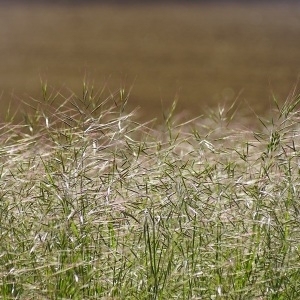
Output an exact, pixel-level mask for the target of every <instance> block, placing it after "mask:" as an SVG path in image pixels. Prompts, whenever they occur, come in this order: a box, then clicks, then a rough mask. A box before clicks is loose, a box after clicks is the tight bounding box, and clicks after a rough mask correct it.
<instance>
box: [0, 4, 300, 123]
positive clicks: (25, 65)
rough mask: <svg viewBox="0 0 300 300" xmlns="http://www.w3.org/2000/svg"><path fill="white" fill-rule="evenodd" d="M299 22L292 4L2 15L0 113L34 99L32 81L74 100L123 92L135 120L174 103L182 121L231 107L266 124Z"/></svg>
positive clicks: (285, 76) (288, 76) (281, 95)
mask: <svg viewBox="0 0 300 300" xmlns="http://www.w3.org/2000/svg"><path fill="white" fill-rule="evenodd" d="M299 19H300V9H299V4H297V3H292V4H287V3H284V4H283V3H282V4H280V3H277V4H274V3H271V4H257V3H256V4H245V3H244V4H227V5H221V4H220V3H219V4H202V5H185V6H184V5H138V6H130V5H129V6H126V5H123V6H122V5H121V6H117V5H116V6H105V5H102V6H101V5H77V6H55V5H33V4H32V5H28V4H27V5H23V6H22V5H9V4H7V5H2V6H1V7H0V57H1V64H0V93H1V95H2V96H1V104H2V105H3V106H5V105H7V103H8V102H9V101H10V100H11V98H13V99H14V102H13V103H14V104H15V105H19V102H20V99H23V100H28V98H30V97H34V98H40V97H41V93H40V90H41V89H40V79H42V80H43V81H48V86H49V89H50V87H51V86H52V87H53V88H54V90H55V91H57V90H61V91H62V92H63V93H64V94H67V91H66V90H67V89H71V90H72V91H74V93H75V94H78V93H80V92H81V86H82V82H83V80H84V78H85V79H86V80H87V81H90V82H94V84H95V86H97V87H98V88H101V87H104V88H105V91H106V93H107V96H108V95H109V94H110V92H111V91H115V90H118V89H119V88H120V86H121V87H124V86H125V88H126V89H129V88H130V87H131V86H132V91H131V96H130V99H131V101H130V103H129V105H131V108H136V107H137V106H140V107H141V109H140V110H139V111H138V112H137V113H136V114H137V115H138V116H140V118H141V120H148V119H149V117H159V118H160V117H161V115H162V114H161V112H162V111H164V110H165V109H166V108H167V107H169V106H170V105H171V104H172V102H173V100H174V98H179V102H178V106H177V107H178V108H177V113H183V114H187V115H190V116H191V117H194V116H198V115H200V114H202V113H203V112H205V111H207V108H211V107H214V108H215V107H217V106H218V104H219V103H221V104H223V103H225V102H227V103H231V102H232V101H234V100H235V99H236V98H238V103H240V109H241V110H245V111H246V113H247V114H250V115H251V116H252V117H253V114H251V112H250V110H249V107H251V108H252V109H254V110H255V111H256V112H257V113H260V114H267V113H269V111H270V108H271V103H272V100H270V99H272V92H274V93H275V95H276V96H277V98H278V99H279V101H280V102H281V103H283V102H284V100H285V99H286V97H287V95H288V94H289V92H290V90H291V89H292V87H293V85H294V84H295V83H296V81H297V77H298V76H299V72H300V68H299V66H300V56H299V49H300V39H299V35H300V24H299ZM11 95H12V96H11ZM1 111H2V112H5V111H6V109H2V110H1ZM241 114H242V112H241Z"/></svg>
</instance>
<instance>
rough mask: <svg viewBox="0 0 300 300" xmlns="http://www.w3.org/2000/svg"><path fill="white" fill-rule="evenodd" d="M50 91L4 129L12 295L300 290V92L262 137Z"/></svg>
mask: <svg viewBox="0 0 300 300" xmlns="http://www.w3.org/2000/svg"><path fill="white" fill-rule="evenodd" d="M43 95H44V99H43V100H42V101H36V105H35V106H34V108H33V110H32V108H31V113H28V114H27V115H26V117H24V120H25V121H24V122H23V123H22V124H19V125H14V123H13V121H9V120H8V121H7V122H6V123H4V124H2V125H1V133H0V159H1V160H0V178H1V180H0V185H1V190H0V197H1V201H0V218H1V223H0V249H1V251H0V292H1V294H0V295H1V296H0V297H1V299H297V298H298V295H299V292H300V284H299V276H300V271H299V270H300V268H299V267H300V258H299V242H300V231H299V225H300V224H299V183H300V180H299V157H300V152H299V146H300V140H299V125H298V122H299V112H298V111H297V107H296V106H297V104H298V102H299V101H300V98H299V96H297V95H293V96H291V97H290V99H289V100H288V101H287V102H286V103H285V104H284V105H283V106H282V107H279V105H278V104H277V102H276V101H275V108H276V111H274V115H273V117H272V119H271V120H270V121H266V120H260V121H259V120H257V122H258V123H261V124H263V126H262V127H261V128H262V130H261V131H257V132H251V131H246V130H241V129H240V128H238V126H237V125H234V126H232V125H231V123H230V122H229V121H230V119H231V118H232V113H231V109H229V111H228V110H226V109H224V110H223V109H220V110H219V111H218V112H217V113H216V114H215V116H211V117H210V118H206V117H202V118H198V119H195V120H193V121H191V122H185V123H184V124H180V122H179V121H178V120H177V121H176V117H175V116H173V115H172V114H171V113H170V115H166V116H165V123H164V124H162V125H160V126H158V125H155V123H154V122H149V123H147V124H146V123H145V124H140V123H137V122H135V121H134V112H133V113H129V114H127V113H126V112H125V110H124V109H125V104H126V102H127V100H128V97H127V95H126V94H125V93H124V91H121V92H117V93H115V94H114V95H112V96H111V97H109V98H107V99H102V97H101V95H98V94H94V93H93V90H92V89H89V88H88V87H87V86H86V85H84V90H83V94H82V96H80V97H77V96H71V97H68V98H64V97H63V96H62V95H60V94H56V95H50V96H47V87H46V85H44V86H43ZM55 103H60V105H57V104H56V105H55ZM276 105H277V107H276ZM57 107H58V108H57ZM171 112H172V110H171ZM257 128H258V127H257Z"/></svg>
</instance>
